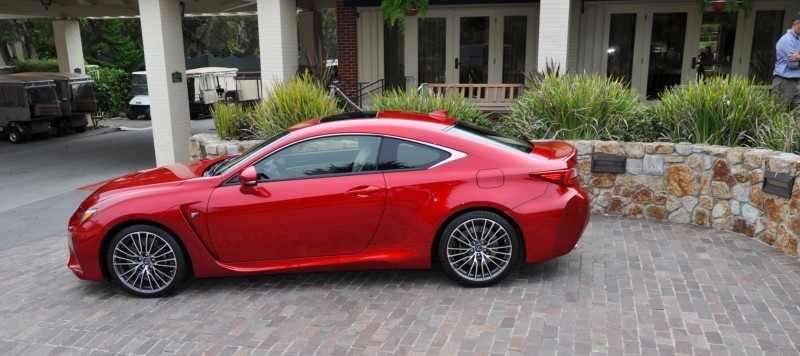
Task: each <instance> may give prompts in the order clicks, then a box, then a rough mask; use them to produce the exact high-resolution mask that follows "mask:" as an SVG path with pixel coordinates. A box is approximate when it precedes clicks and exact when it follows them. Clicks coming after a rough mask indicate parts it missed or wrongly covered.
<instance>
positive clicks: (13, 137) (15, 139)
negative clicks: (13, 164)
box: [8, 130, 25, 145]
mask: <svg viewBox="0 0 800 356" xmlns="http://www.w3.org/2000/svg"><path fill="white" fill-rule="evenodd" d="M8 141H9V142H11V143H13V144H15V145H16V144H20V143H23V142H25V136H22V135H21V134H20V133H19V132H17V130H11V132H9V133H8Z"/></svg>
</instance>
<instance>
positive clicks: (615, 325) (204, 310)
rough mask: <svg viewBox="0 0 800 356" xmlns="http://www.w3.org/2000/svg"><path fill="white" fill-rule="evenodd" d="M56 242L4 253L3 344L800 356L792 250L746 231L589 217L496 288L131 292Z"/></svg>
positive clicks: (304, 279)
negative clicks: (84, 272) (582, 230)
mask: <svg viewBox="0 0 800 356" xmlns="http://www.w3.org/2000/svg"><path fill="white" fill-rule="evenodd" d="M66 261H67V248H66V241H65V239H64V238H63V237H53V238H48V239H44V240H40V241H37V242H33V243H29V244H27V245H23V246H19V247H15V248H11V249H8V250H4V251H0V354H2V355H9V354H11V355H13V354H25V355H45V354H48V353H49V354H59V355H60V354H81V355H85V354H90V353H91V354H107V353H114V354H116V353H120V354H156V355H159V354H200V353H203V352H206V353H208V354H227V355H233V354H236V355H247V354H258V355H261V354H267V353H270V354H272V353H275V354H279V353H288V354H310V353H318V354H380V353H383V354H387V355H388V354H416V353H423V354H424V353H429V354H444V355H454V354H465V355H467V354H469V355H472V354H478V355H485V354H526V355H531V354H556V353H557V354H565V355H572V354H590V353H598V354H621V353H626V354H657V353H659V354H674V353H677V354H699V355H703V354H713V355H717V354H721V355H725V354H731V355H739V354H780V355H787V354H798V353H800V328H799V327H798V325H800V310H799V309H798V304H800V276H799V275H798V271H800V261H798V260H796V259H794V258H792V257H790V256H786V255H782V254H780V253H778V252H775V250H773V248H771V247H769V246H767V245H764V244H762V243H761V242H758V241H755V240H752V239H748V238H747V237H745V236H743V235H738V234H732V233H726V232H721V231H716V230H709V229H703V228H697V227H692V226H686V225H677V224H669V223H660V222H653V221H647V220H633V219H626V218H610V217H603V216H593V217H592V221H591V223H590V225H589V228H588V230H587V232H586V234H585V236H584V238H583V240H582V241H581V243H580V244H579V245H578V247H577V249H576V250H574V251H573V252H572V253H570V254H569V255H567V256H564V257H561V258H558V259H555V260H553V261H549V262H545V263H540V264H535V265H528V266H525V267H524V268H522V269H520V270H519V271H518V272H516V273H514V274H512V275H511V276H510V277H509V278H508V279H507V280H506V281H504V282H503V283H501V284H500V285H498V286H496V287H493V288H485V289H467V288H461V287H459V286H457V285H456V284H454V283H453V282H451V281H450V280H449V279H448V278H447V277H446V276H445V275H444V274H443V273H442V272H441V271H440V270H439V269H438V266H437V268H436V269H434V270H433V271H382V272H381V271H376V272H349V273H317V274H304V275H284V276H263V277H247V278H225V279H213V280H196V281H191V282H189V283H188V284H187V285H186V286H185V288H184V289H182V290H181V291H180V292H179V293H178V294H177V295H175V296H173V297H170V298H164V299H138V298H134V297H130V296H128V295H126V294H124V293H122V292H119V291H118V290H117V289H116V288H115V287H114V286H113V285H111V284H110V283H102V282H100V283H98V282H85V281H79V280H78V279H76V278H75V277H73V276H72V274H71V273H70V272H69V271H68V270H67V268H66V266H65V264H66Z"/></svg>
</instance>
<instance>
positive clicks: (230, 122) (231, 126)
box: [211, 101, 254, 140]
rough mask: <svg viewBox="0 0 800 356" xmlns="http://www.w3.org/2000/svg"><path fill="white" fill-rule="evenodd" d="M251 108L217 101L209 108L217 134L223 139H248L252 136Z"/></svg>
mask: <svg viewBox="0 0 800 356" xmlns="http://www.w3.org/2000/svg"><path fill="white" fill-rule="evenodd" d="M251 115H252V110H250V109H248V108H245V107H243V106H240V105H235V104H234V105H230V104H226V103H224V102H221V101H218V102H216V103H214V106H213V107H212V108H211V118H212V119H213V120H214V126H216V128H217V134H218V135H219V137H220V138H221V139H223V140H234V139H236V140H249V139H252V138H254V130H253V120H252V119H251Z"/></svg>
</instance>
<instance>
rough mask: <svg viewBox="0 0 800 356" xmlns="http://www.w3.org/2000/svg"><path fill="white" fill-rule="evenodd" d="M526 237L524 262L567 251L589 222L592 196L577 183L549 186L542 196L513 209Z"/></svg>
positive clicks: (563, 253) (542, 259)
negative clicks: (571, 185)
mask: <svg viewBox="0 0 800 356" xmlns="http://www.w3.org/2000/svg"><path fill="white" fill-rule="evenodd" d="M514 214H515V215H516V217H515V220H516V221H517V223H518V224H519V227H520V229H521V230H522V235H523V238H524V239H525V262H526V263H534V262H540V261H546V260H549V259H552V258H555V257H558V256H562V255H565V254H567V253H569V252H570V251H572V249H573V248H575V245H576V244H577V243H578V241H580V238H581V236H582V235H583V231H584V230H585V229H586V225H587V224H588V223H589V217H590V214H589V196H588V195H587V194H586V193H585V192H584V191H583V190H581V189H580V188H578V187H569V188H564V187H560V186H556V185H552V186H550V187H548V189H547V192H546V193H545V194H544V195H542V196H541V197H539V198H537V199H534V200H532V201H530V202H527V203H525V204H523V205H521V206H519V207H517V208H515V209H514Z"/></svg>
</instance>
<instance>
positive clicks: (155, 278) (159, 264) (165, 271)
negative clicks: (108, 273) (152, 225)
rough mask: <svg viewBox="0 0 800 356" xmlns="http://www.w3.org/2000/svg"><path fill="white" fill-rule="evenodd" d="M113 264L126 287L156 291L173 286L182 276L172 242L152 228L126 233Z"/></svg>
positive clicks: (150, 292) (119, 243)
mask: <svg viewBox="0 0 800 356" xmlns="http://www.w3.org/2000/svg"><path fill="white" fill-rule="evenodd" d="M112 266H113V268H114V273H115V274H116V277H117V279H118V280H119V282H120V283H122V284H123V285H124V286H125V287H126V288H129V289H130V290H132V291H135V292H138V293H143V294H154V293H158V292H161V291H163V290H165V289H166V288H168V287H170V286H171V285H173V282H174V281H175V279H176V277H177V275H178V272H179V271H178V268H179V264H178V260H177V256H176V253H175V250H174V249H173V247H172V245H171V244H170V243H169V242H167V241H166V240H165V239H164V238H163V237H161V236H159V235H157V234H154V233H152V232H148V231H135V232H131V233H129V234H127V235H125V236H123V237H122V238H121V239H120V240H119V241H118V242H117V243H116V245H115V246H114V251H113V253H112Z"/></svg>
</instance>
